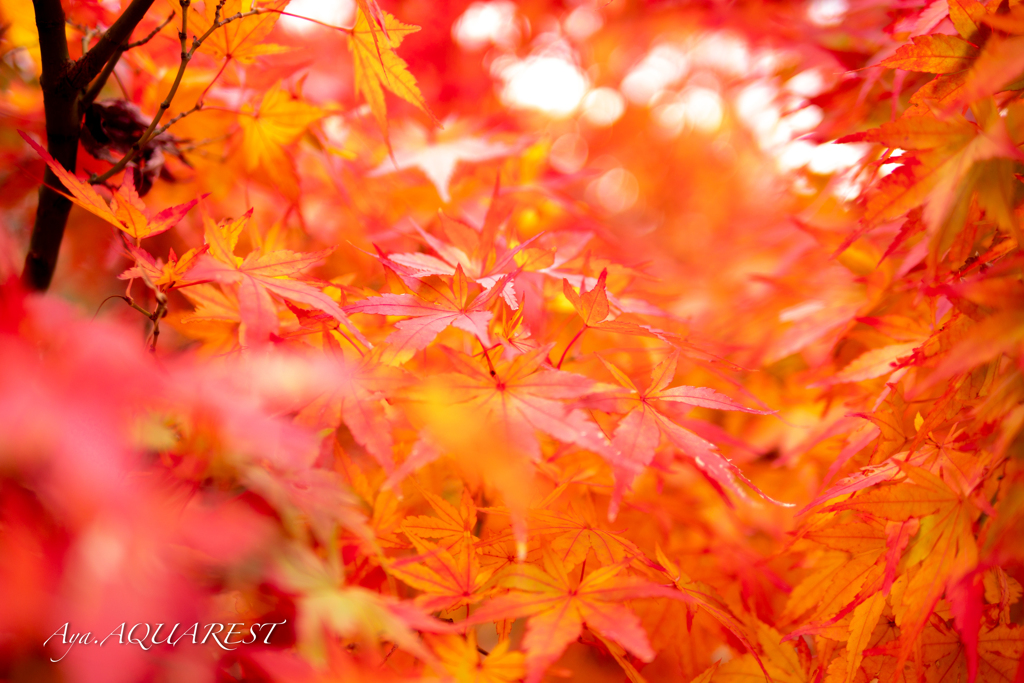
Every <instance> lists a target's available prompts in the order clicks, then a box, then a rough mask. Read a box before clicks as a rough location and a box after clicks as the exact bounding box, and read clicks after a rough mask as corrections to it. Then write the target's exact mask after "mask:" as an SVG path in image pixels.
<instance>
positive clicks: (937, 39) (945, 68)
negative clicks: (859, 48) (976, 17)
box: [882, 34, 978, 74]
mask: <svg viewBox="0 0 1024 683" xmlns="http://www.w3.org/2000/svg"><path fill="white" fill-rule="evenodd" d="M913 41H914V42H913V43H911V44H909V45H903V46H901V47H900V48H899V49H898V50H897V51H896V54H894V55H893V56H891V57H887V58H886V59H884V60H882V66H887V67H889V68H891V69H905V70H907V71H923V72H925V73H931V74H948V73H954V72H956V71H963V70H964V69H966V68H968V67H969V66H970V65H971V62H972V61H973V60H974V59H975V58H976V57H977V56H978V48H977V47H975V46H974V45H971V44H970V43H968V42H967V41H966V40H964V39H963V38H960V37H958V36H946V35H939V34H932V35H925V36H914V37H913Z"/></svg>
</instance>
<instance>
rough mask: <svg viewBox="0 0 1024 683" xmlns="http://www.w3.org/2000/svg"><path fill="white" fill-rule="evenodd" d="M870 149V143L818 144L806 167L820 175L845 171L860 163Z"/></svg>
mask: <svg viewBox="0 0 1024 683" xmlns="http://www.w3.org/2000/svg"><path fill="white" fill-rule="evenodd" d="M870 149H871V145H866V144H848V145H837V144H835V143H832V142H830V143H827V144H824V145H818V146H817V147H815V148H814V153H813V154H812V155H811V161H810V163H808V164H807V168H808V169H809V170H810V171H811V172H812V173H820V174H822V175H825V174H829V173H838V172H839V171H845V170H847V169H849V168H852V167H853V166H856V165H857V164H858V163H860V160H861V159H863V158H864V156H865V155H866V154H867V153H868V151H869V150H870Z"/></svg>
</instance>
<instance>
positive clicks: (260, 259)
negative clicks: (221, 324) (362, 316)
mask: <svg viewBox="0 0 1024 683" xmlns="http://www.w3.org/2000/svg"><path fill="white" fill-rule="evenodd" d="M251 217H252V209H250V210H249V211H247V212H246V213H245V214H244V215H243V216H242V217H241V218H239V219H237V220H234V221H230V222H225V223H222V224H220V225H217V224H215V223H214V222H213V221H212V220H209V219H207V221H206V243H207V245H209V252H208V253H207V254H204V255H203V256H202V257H200V262H199V263H198V264H197V265H196V267H195V268H194V269H193V271H192V274H193V277H195V278H196V279H206V280H215V281H217V282H219V283H221V284H224V285H233V286H235V287H237V293H238V303H239V313H240V317H241V329H240V331H239V340H240V342H241V344H242V345H243V346H250V345H257V344H262V343H265V342H266V341H267V340H268V339H269V337H270V335H271V334H276V333H277V331H278V327H279V318H278V313H277V307H276V306H275V305H274V301H273V298H272V296H271V295H275V296H278V297H281V298H283V299H289V300H291V301H295V302H297V303H302V304H306V305H308V306H313V307H314V308H317V309H319V310H322V311H325V312H327V313H329V314H331V315H332V316H334V318H335V319H336V320H338V322H340V323H341V324H342V325H344V326H345V327H346V329H347V330H348V331H349V333H350V334H351V335H352V336H353V337H354V338H355V339H357V340H358V341H359V342H360V343H362V344H363V345H364V346H365V347H366V348H370V346H371V344H370V343H369V342H368V341H366V338H365V337H363V335H362V333H361V332H360V331H359V330H357V329H356V328H355V327H354V326H353V325H352V323H350V322H349V320H348V317H347V316H346V315H345V313H344V311H342V309H341V307H340V306H338V304H337V303H336V302H335V301H334V300H333V299H331V298H330V297H329V296H327V295H326V294H324V293H323V292H321V291H320V290H318V289H316V288H315V287H313V286H312V285H309V284H307V283H305V282H302V281H300V280H296V279H294V276H296V275H300V274H302V273H303V272H305V271H306V270H308V269H309V268H311V267H312V266H314V265H315V264H316V263H318V262H319V261H321V260H323V258H324V257H325V256H327V254H329V253H330V252H331V251H332V250H330V249H327V250H323V251H319V252H313V253H308V254H302V253H297V252H293V251H288V250H286V249H280V250H276V251H271V252H269V253H267V254H260V253H259V252H256V251H253V252H251V253H250V254H249V255H248V256H246V257H245V258H244V259H243V258H241V257H238V256H235V254H234V252H235V246H236V244H237V243H238V237H239V235H240V234H241V232H242V229H243V228H244V227H245V226H246V225H247V224H248V222H249V219H250V218H251Z"/></svg>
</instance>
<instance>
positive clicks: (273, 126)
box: [238, 83, 324, 196]
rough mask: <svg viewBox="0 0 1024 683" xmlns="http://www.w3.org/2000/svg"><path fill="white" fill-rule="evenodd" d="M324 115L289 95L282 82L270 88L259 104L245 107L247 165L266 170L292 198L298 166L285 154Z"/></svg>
mask: <svg viewBox="0 0 1024 683" xmlns="http://www.w3.org/2000/svg"><path fill="white" fill-rule="evenodd" d="M323 116H324V112H323V110H321V109H320V108H319V107H315V106H313V105H311V104H309V103H307V102H305V101H303V100H302V99H301V98H299V97H296V96H293V95H291V94H290V93H288V91H286V90H285V89H284V88H282V87H281V84H280V83H278V84H276V85H275V86H274V87H272V88H270V90H268V91H267V92H266V93H265V94H264V95H263V98H262V99H261V100H260V102H259V104H256V105H253V104H249V103H246V104H243V105H242V108H241V110H240V111H239V116H238V123H239V125H241V127H242V147H243V149H244V150H245V165H246V168H247V169H248V170H250V171H253V170H255V169H256V168H258V167H261V166H262V167H263V168H264V169H266V171H267V172H268V173H269V174H270V177H271V178H273V179H274V180H275V181H276V182H277V183H278V184H279V185H282V186H285V187H284V188H283V190H284V191H285V193H286V194H287V195H289V196H295V195H296V194H297V192H298V186H297V182H296V179H295V164H294V162H293V161H292V157H291V156H290V155H289V154H287V153H286V152H285V149H284V146H285V145H290V144H291V143H293V142H295V141H296V140H297V139H298V138H299V136H301V135H302V134H303V133H304V132H305V131H306V129H307V128H308V127H309V125H310V124H311V123H313V122H314V121H317V120H319V119H320V118H322V117H323Z"/></svg>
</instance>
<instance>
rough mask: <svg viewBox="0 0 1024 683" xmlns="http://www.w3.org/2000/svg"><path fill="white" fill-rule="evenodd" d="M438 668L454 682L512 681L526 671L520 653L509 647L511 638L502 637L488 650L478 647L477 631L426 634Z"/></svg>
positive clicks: (494, 682)
mask: <svg viewBox="0 0 1024 683" xmlns="http://www.w3.org/2000/svg"><path fill="white" fill-rule="evenodd" d="M426 641H427V644H428V645H430V648H431V649H432V650H433V651H434V654H435V655H437V658H438V660H439V661H440V663H441V668H442V669H443V670H444V671H445V672H446V673H447V674H448V675H449V676H451V677H452V679H454V681H455V683H512V681H518V680H521V679H522V678H523V676H524V675H525V674H526V666H525V664H524V655H523V653H522V652H515V651H513V650H510V647H511V641H509V640H507V639H506V640H502V641H500V642H499V643H498V644H497V645H495V646H494V647H493V648H491V651H490V652H489V653H486V654H484V653H482V652H481V651H480V649H479V648H478V647H477V640H476V631H475V630H473V629H470V630H469V631H467V633H466V636H465V637H462V636H456V635H440V636H427V638H426Z"/></svg>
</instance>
